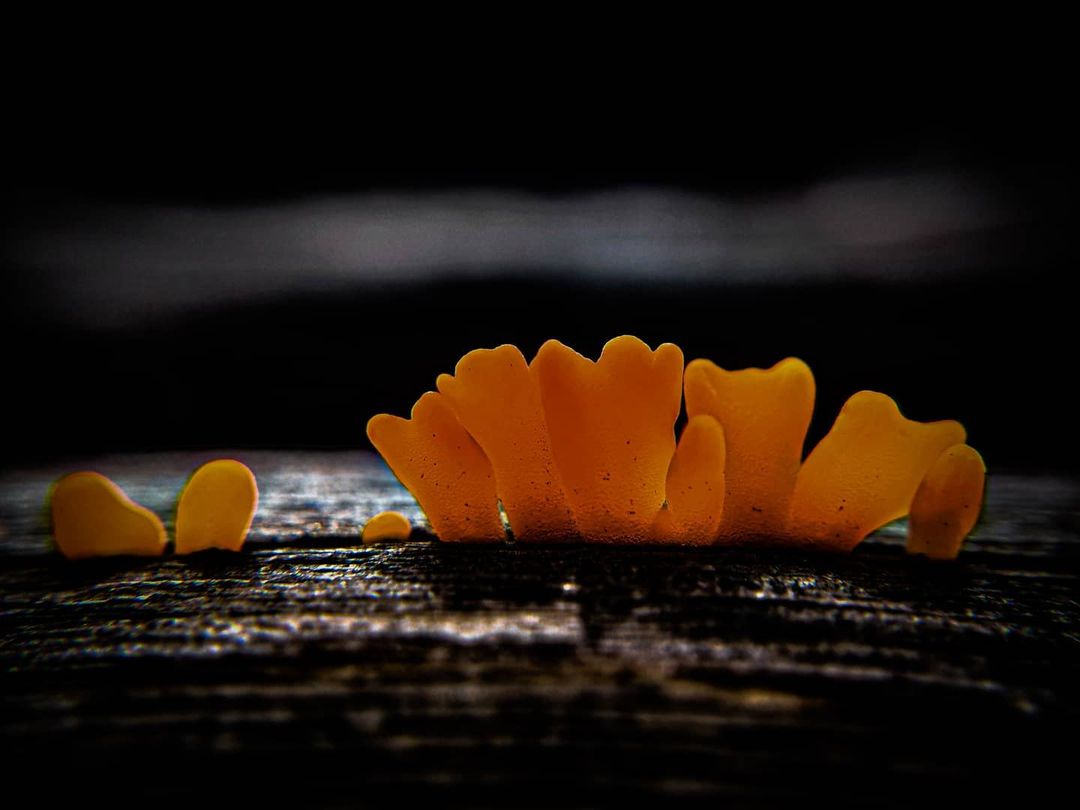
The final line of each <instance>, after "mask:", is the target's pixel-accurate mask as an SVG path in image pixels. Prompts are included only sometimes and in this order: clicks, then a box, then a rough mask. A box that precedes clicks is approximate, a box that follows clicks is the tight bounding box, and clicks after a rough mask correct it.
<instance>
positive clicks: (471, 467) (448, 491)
mask: <svg viewBox="0 0 1080 810" xmlns="http://www.w3.org/2000/svg"><path fill="white" fill-rule="evenodd" d="M367 434H368V438H369V439H371V443H372V444H373V445H375V448H376V449H377V450H378V451H379V452H380V453H381V454H382V457H383V458H384V459H386V460H387V463H388V464H389V465H390V469H391V470H393V471H394V475H396V476H397V477H398V479H399V480H400V481H401V483H403V484H404V485H405V487H406V488H407V489H408V490H409V491H410V492H411V493H412V494H413V495H415V496H416V499H417V501H419V502H420V505H421V507H423V509H424V514H426V515H427V518H428V522H430V523H431V528H432V529H434V531H435V534H437V535H438V536H439V539H440V540H447V541H451V542H453V541H458V540H470V541H474V542H483V541H498V540H504V539H505V538H506V534H505V532H504V531H503V525H502V520H501V519H500V518H499V509H498V496H497V495H496V494H495V473H494V471H493V470H492V468H491V462H490V461H488V458H487V456H486V455H484V451H483V450H481V449H480V445H478V444H477V443H476V440H475V439H474V438H473V437H472V436H470V435H469V433H468V432H467V431H466V430H465V428H464V427H462V426H461V422H459V421H458V419H457V417H456V416H455V415H454V411H453V409H451V407H450V405H449V404H448V403H447V401H446V398H445V397H444V396H443V395H442V394H436V393H434V392H432V391H429V392H428V393H426V394H424V395H423V396H422V397H420V399H419V401H418V402H417V403H416V405H414V406H413V409H412V416H411V417H410V418H409V419H401V418H399V417H397V416H389V415H387V414H379V415H378V416H375V417H372V419H371V420H370V421H369V422H368V425H367Z"/></svg>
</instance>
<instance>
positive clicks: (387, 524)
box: [360, 512, 412, 543]
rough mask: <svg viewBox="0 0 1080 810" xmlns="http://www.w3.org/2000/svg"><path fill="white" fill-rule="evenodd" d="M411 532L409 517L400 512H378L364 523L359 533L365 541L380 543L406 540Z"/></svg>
mask: <svg viewBox="0 0 1080 810" xmlns="http://www.w3.org/2000/svg"><path fill="white" fill-rule="evenodd" d="M410 534H412V526H410V525H409V519H408V518H407V517H405V516H404V515H403V514H401V513H400V512H380V513H379V514H377V515H375V517H373V518H372V519H371V520H369V521H368V522H367V523H365V524H364V531H363V532H362V533H361V535H360V539H361V541H363V542H365V543H382V542H385V541H387V540H408V539H409V535H410Z"/></svg>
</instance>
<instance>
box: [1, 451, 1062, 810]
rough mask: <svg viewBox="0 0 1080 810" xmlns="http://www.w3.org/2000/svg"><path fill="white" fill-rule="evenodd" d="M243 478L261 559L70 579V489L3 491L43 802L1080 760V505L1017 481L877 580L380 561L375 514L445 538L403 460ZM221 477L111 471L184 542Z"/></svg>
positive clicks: (950, 773) (766, 567)
mask: <svg viewBox="0 0 1080 810" xmlns="http://www.w3.org/2000/svg"><path fill="white" fill-rule="evenodd" d="M241 457H243V458H245V460H246V461H248V463H249V464H250V465H251V466H252V467H253V469H254V470H255V471H256V473H257V475H258V477H259V481H260V486H261V490H262V501H261V505H260V509H259V513H258V516H257V519H256V524H255V526H254V529H253V532H252V537H251V540H250V541H249V546H248V548H247V549H246V550H245V551H244V552H243V553H241V554H239V555H231V554H224V553H216V554H215V553H210V554H202V555H196V556H192V557H189V558H176V557H172V558H166V559H162V560H102V561H92V562H87V563H81V564H72V563H68V562H66V561H64V560H62V559H61V558H59V557H58V556H57V555H55V554H50V553H48V552H47V551H46V544H47V540H46V536H45V532H46V528H45V524H44V522H43V513H42V509H41V504H42V500H43V498H44V494H45V491H46V489H47V486H48V482H49V481H50V480H51V478H52V477H53V476H55V475H56V474H57V473H58V472H60V471H59V470H38V471H33V470H31V471H24V472H20V473H12V474H9V475H7V476H5V477H4V478H2V479H0V530H2V534H0V594H2V595H0V600H2V602H0V664H2V668H3V672H4V674H3V676H2V690H0V703H2V706H3V711H2V719H0V740H3V745H4V748H5V751H6V752H7V753H8V754H9V756H11V755H17V754H23V755H29V756H31V757H33V758H35V759H38V760H40V759H41V758H42V757H45V758H46V759H45V761H47V762H49V763H51V764H52V765H53V767H57V768H61V767H63V768H69V769H70V770H69V771H68V776H66V777H65V778H62V779H56V780H49V781H47V782H45V783H43V784H42V786H41V788H40V789H41V790H42V791H44V794H46V795H48V794H52V793H56V792H58V791H59V792H66V791H68V790H71V791H74V792H83V791H86V790H94V789H101V790H108V791H109V792H110V793H109V795H110V796H115V797H116V800H117V801H120V800H122V799H123V797H124V796H130V797H135V796H149V797H151V798H153V799H154V800H155V801H156V802H158V803H160V802H166V803H167V802H169V801H170V800H174V799H176V800H183V799H184V798H185V797H186V798H199V799H200V800H203V799H204V798H205V797H207V796H212V797H216V798H221V797H224V796H226V795H232V796H235V797H237V798H239V799H242V800H244V801H251V800H267V801H274V802H277V801H280V800H282V799H284V798H286V797H292V798H294V799H297V800H299V801H302V802H303V804H304V806H309V805H342V804H354V803H357V802H358V801H359V800H361V799H363V798H365V797H371V796H373V795H374V793H375V792H378V791H390V793H391V795H392V796H394V797H396V798H399V799H403V798H410V799H411V798H421V799H423V798H431V799H432V800H435V801H439V802H440V803H446V802H465V803H469V804H513V805H522V804H558V805H560V806H577V805H594V804H597V803H604V802H615V801H622V800H631V799H634V800H640V799H650V798H651V799H656V800H659V799H662V798H664V797H667V796H673V795H677V796H682V797H690V798H693V797H701V798H706V799H708V800H710V801H715V800H716V799H717V798H720V799H722V800H723V801H724V802H725V806H730V805H734V806H765V805H778V804H790V802H792V801H795V800H803V799H806V798H816V799H819V800H822V801H824V802H826V803H829V804H833V805H844V804H849V803H850V804H853V805H858V806H891V805H897V806H899V805H909V804H910V803H911V801H913V800H918V801H919V802H920V803H921V804H925V803H926V802H927V801H928V800H929V799H931V798H933V797H937V796H940V795H942V793H943V792H950V791H953V790H959V791H964V792H974V793H975V794H978V793H985V794H986V795H996V796H1000V795H1001V791H1002V790H1004V789H1005V788H1006V787H1007V786H1009V785H1012V786H1018V787H1022V788H1023V789H1024V790H1025V791H1027V792H1028V793H1029V794H1030V793H1031V792H1033V791H1034V792H1037V791H1039V790H1042V789H1048V788H1049V784H1050V781H1051V780H1053V779H1054V777H1055V776H1056V775H1058V774H1059V773H1060V771H1058V770H1057V769H1058V768H1060V767H1061V766H1062V763H1063V762H1064V761H1065V760H1066V757H1067V756H1071V750H1070V748H1069V747H1068V745H1069V744H1068V743H1063V742H1060V741H1059V740H1067V739H1069V737H1068V736H1065V733H1066V732H1067V733H1068V734H1070V735H1071V734H1072V733H1074V731H1075V723H1076V720H1077V719H1078V715H1080V699H1078V694H1077V688H1076V684H1077V677H1078V675H1080V635H1078V629H1077V628H1078V625H1077V619H1078V614H1080V607H1078V602H1077V595H1078V589H1077V582H1078V576H1080V538H1078V533H1077V528H1078V526H1080V517H1078V514H1080V511H1078V509H1077V506H1078V504H1080V486H1078V485H1077V483H1076V482H1073V481H1069V480H1064V479H1056V478H1033V477H1020V476H996V477H993V478H992V479H991V485H990V493H989V497H988V503H987V508H986V514H985V516H984V521H983V523H982V524H981V526H980V527H979V528H978V529H977V532H976V535H975V537H973V538H972V539H971V540H970V541H969V546H968V548H967V549H966V550H965V551H964V552H963V553H962V555H961V558H960V559H959V560H958V561H957V562H956V563H937V564H935V563H930V562H928V561H925V560H920V559H909V558H907V557H905V555H904V554H903V539H902V530H900V529H896V528H888V529H886V530H884V531H883V532H881V533H879V534H878V535H877V536H876V537H874V538H872V539H871V540H870V541H868V542H867V543H865V544H863V546H861V547H860V548H859V549H857V550H856V552H855V553H854V554H852V555H848V556H834V555H813V554H807V553H800V552H782V551H755V550H752V549H715V550H680V549H640V548H632V549H626V548H607V547H585V546H565V547H544V548H540V547H532V548H530V547H520V546H516V547H515V546H504V547H490V546H477V547H464V546H451V545H442V544H438V543H433V542H418V543H416V542H414V543H409V544H405V545H398V546H380V547H362V546H360V545H359V527H360V526H361V525H362V523H363V521H364V519H366V518H367V517H368V516H370V515H371V514H374V513H375V512H378V511H381V510H383V509H388V508H393V509H399V510H403V511H405V512H406V513H407V514H409V515H410V516H411V517H412V518H413V519H419V515H418V513H417V512H416V508H415V506H414V505H413V504H412V502H411V499H410V498H409V496H408V494H407V493H405V492H404V491H403V490H402V489H401V488H400V487H399V486H398V485H397V484H396V482H394V481H393V480H392V478H390V477H389V475H388V474H387V473H386V471H385V469H384V468H383V467H382V466H381V464H380V463H378V462H377V460H375V459H374V458H373V457H372V456H369V455H366V454H360V453H357V454H340V455H334V454H282V453H274V454H265V453H254V454H241ZM202 458H203V457H195V456H152V457H132V458H119V459H112V460H105V461H104V462H100V463H96V464H94V465H93V468H95V469H99V470H101V471H102V472H105V473H106V474H109V475H111V476H113V477H114V478H115V480H117V481H118V482H119V483H121V485H123V486H125V488H127V490H128V491H129V493H130V494H131V495H132V496H133V497H135V498H136V499H137V500H139V501H140V502H143V503H145V504H146V505H148V506H150V507H151V508H154V509H155V510H157V511H158V512H159V513H160V514H162V515H163V516H164V517H168V509H169V505H170V503H171V501H172V499H173V498H175V495H176V493H177V492H178V491H179V487H180V485H181V483H182V482H183V480H184V477H185V475H186V474H187V473H188V472H189V471H190V470H192V469H194V467H195V466H196V464H197V463H198V461H200V460H201V459H202ZM1063 746H1064V747H1063ZM9 761H10V760H9ZM931 803H932V802H931Z"/></svg>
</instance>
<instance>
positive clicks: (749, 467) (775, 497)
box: [685, 357, 814, 541]
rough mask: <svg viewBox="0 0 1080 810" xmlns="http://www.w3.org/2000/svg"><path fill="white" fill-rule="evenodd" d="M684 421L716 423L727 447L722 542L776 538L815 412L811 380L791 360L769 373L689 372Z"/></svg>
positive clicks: (696, 365)
mask: <svg viewBox="0 0 1080 810" xmlns="http://www.w3.org/2000/svg"><path fill="white" fill-rule="evenodd" d="M685 381H686V383H685V384H686V413H687V415H688V416H689V417H690V418H691V419H692V418H693V417H694V416H696V415H698V414H709V415H710V416H713V417H715V418H716V419H717V420H718V421H719V422H720V424H721V425H723V429H724V438H725V440H726V443H727V467H726V478H725V480H726V487H727V493H726V495H727V497H726V499H725V500H724V515H723V519H722V520H721V522H720V527H719V537H720V540H721V541H724V540H740V539H746V538H750V537H774V538H775V537H777V536H779V535H781V534H782V533H783V531H784V528H785V526H786V523H787V517H788V509H789V507H790V505H791V497H792V494H793V492H794V490H795V479H796V476H797V475H798V473H799V465H800V463H801V461H802V450H803V442H804V441H805V439H806V430H807V428H808V427H809V425H810V417H811V416H812V415H813V411H814V376H813V375H812V374H811V373H810V369H809V368H808V367H807V365H806V364H805V363H804V362H802V361H801V360H798V359H796V358H793V357H789V358H788V359H786V360H782V361H780V362H779V363H777V364H776V365H775V366H773V367H772V368H770V369H766V370H763V369H759V368H748V369H744V370H741V371H726V370H725V369H722V368H720V367H719V366H717V365H716V364H715V363H713V362H711V361H709V360H694V361H693V362H691V363H690V364H689V365H688V366H687V367H686V375H685Z"/></svg>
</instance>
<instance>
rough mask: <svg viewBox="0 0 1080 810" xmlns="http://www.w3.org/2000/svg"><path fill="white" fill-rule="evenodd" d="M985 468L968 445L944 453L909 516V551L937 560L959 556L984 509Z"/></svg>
mask: <svg viewBox="0 0 1080 810" xmlns="http://www.w3.org/2000/svg"><path fill="white" fill-rule="evenodd" d="M985 485H986V465H984V464H983V460H982V456H980V455H979V454H978V453H977V452H975V450H974V449H972V448H971V447H968V446H967V445H966V444H958V445H955V446H954V447H950V448H949V449H948V450H946V451H945V452H944V453H942V454H941V455H940V456H939V457H938V459H937V461H935V462H934V466H933V467H931V468H930V472H928V473H927V474H926V477H925V478H924V479H923V481H922V483H921V484H920V485H919V489H918V491H917V492H916V493H915V500H913V501H912V502H911V514H910V516H909V517H908V542H907V550H908V551H909V552H910V553H912V554H925V555H927V556H928V557H932V558H934V559H938V560H951V559H953V558H954V557H956V555H957V554H959V553H960V546H961V545H962V544H963V542H964V538H965V537H967V536H968V533H969V532H971V530H972V529H973V528H974V527H975V521H976V520H977V519H978V517H979V512H980V510H981V509H982V500H983V490H984V488H985Z"/></svg>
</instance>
